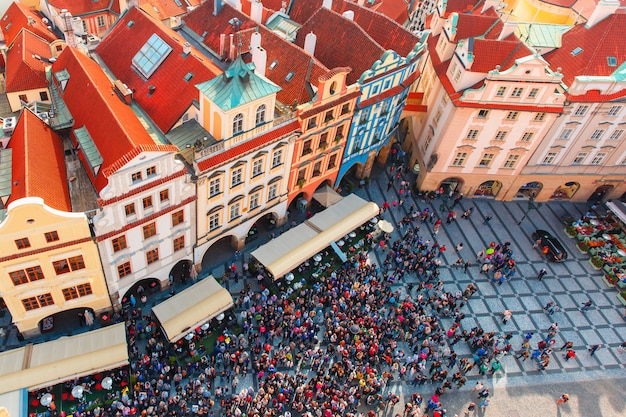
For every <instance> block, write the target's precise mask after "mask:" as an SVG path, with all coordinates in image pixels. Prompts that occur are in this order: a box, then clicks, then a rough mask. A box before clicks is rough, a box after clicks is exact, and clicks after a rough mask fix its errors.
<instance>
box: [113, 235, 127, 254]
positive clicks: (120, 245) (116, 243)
mask: <svg viewBox="0 0 626 417" xmlns="http://www.w3.org/2000/svg"><path fill="white" fill-rule="evenodd" d="M111 245H113V252H119V251H121V250H122V249H126V248H127V247H128V245H127V244H126V236H125V235H122V236H120V237H116V238H115V239H111Z"/></svg>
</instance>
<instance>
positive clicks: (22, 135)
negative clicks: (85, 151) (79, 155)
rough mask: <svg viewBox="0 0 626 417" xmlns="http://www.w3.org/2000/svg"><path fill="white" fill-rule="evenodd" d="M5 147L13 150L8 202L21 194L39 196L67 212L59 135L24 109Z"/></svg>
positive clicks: (63, 161)
mask: <svg viewBox="0 0 626 417" xmlns="http://www.w3.org/2000/svg"><path fill="white" fill-rule="evenodd" d="M8 148H10V149H12V150H13V190H12V192H11V197H10V198H9V204H10V203H11V202H13V201H16V200H18V199H20V198H24V197H41V198H42V199H43V200H44V202H45V203H46V204H47V205H48V206H50V207H52V208H55V209H57V210H62V211H66V212H71V211H72V206H71V203H70V191H69V188H68V183H67V173H66V168H65V155H64V152H63V142H62V141H61V138H60V137H59V136H57V134H56V133H54V131H53V130H52V129H51V128H50V127H49V126H48V125H47V124H45V123H44V122H43V121H42V120H40V119H39V118H38V117H37V116H36V115H35V114H34V113H33V112H32V111H30V110H28V109H24V110H22V114H21V116H20V119H19V120H18V122H17V126H15V130H14V131H13V136H11V140H10V141H9V146H8Z"/></svg>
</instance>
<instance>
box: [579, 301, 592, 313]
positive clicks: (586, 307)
mask: <svg viewBox="0 0 626 417" xmlns="http://www.w3.org/2000/svg"><path fill="white" fill-rule="evenodd" d="M592 304H593V303H592V302H591V300H587V302H585V303H583V304H582V307H581V308H580V311H589V308H590V307H591V305H592Z"/></svg>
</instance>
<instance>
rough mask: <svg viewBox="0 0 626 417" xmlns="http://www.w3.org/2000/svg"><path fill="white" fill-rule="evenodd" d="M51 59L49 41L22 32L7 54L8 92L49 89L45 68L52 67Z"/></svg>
mask: <svg viewBox="0 0 626 417" xmlns="http://www.w3.org/2000/svg"><path fill="white" fill-rule="evenodd" d="M36 56H38V57H41V58H42V59H40V58H37V57H36ZM51 57H52V54H51V53H50V44H49V43H48V42H47V41H45V40H44V39H42V38H40V37H38V36H36V35H34V34H33V33H32V32H29V31H28V30H22V31H21V32H20V33H19V35H18V36H17V38H15V41H14V42H13V44H12V45H11V48H10V49H9V51H8V53H7V68H6V74H5V76H6V91H7V92H8V93H14V92H19V91H26V90H34V89H38V88H46V87H48V81H47V80H46V72H45V68H46V66H48V65H50V63H49V62H47V59H49V58H51Z"/></svg>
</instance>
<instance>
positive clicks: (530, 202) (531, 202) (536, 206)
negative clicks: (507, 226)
mask: <svg viewBox="0 0 626 417" xmlns="http://www.w3.org/2000/svg"><path fill="white" fill-rule="evenodd" d="M542 205H543V203H537V204H535V197H530V198H529V199H528V209H527V210H526V212H525V213H524V216H522V218H521V219H520V220H519V221H518V222H517V225H518V226H519V225H520V224H522V222H523V221H524V219H525V218H526V216H528V213H530V211H531V210H539V207H541V206H542Z"/></svg>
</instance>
